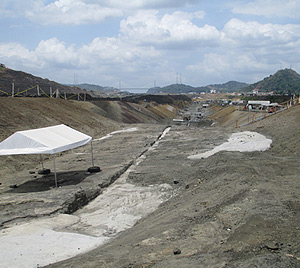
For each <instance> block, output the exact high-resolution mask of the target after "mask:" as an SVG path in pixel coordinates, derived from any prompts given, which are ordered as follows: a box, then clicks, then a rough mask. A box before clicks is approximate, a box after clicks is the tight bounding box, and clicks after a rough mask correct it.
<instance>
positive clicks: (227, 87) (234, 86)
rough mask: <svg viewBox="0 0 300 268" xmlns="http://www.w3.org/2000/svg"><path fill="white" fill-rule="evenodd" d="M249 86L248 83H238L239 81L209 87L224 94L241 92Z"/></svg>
mask: <svg viewBox="0 0 300 268" xmlns="http://www.w3.org/2000/svg"><path fill="white" fill-rule="evenodd" d="M246 86H248V84H246V83H242V82H237V81H229V82H227V83H224V84H215V85H209V86H208V87H211V88H212V89H215V90H218V91H221V92H222V91H223V92H234V91H240V90H241V89H242V88H244V87H246Z"/></svg>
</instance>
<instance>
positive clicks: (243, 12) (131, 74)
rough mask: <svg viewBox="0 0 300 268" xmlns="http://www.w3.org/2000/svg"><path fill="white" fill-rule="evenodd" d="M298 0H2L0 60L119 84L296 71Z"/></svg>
mask: <svg viewBox="0 0 300 268" xmlns="http://www.w3.org/2000/svg"><path fill="white" fill-rule="evenodd" d="M299 14H300V0H286V1H282V0H252V1H246V0H240V1H237V0H232V1H231V0H229V1H221V0H151V1H150V0H131V1H124V0H57V1H50V0H47V1H46V0H26V1H24V0H1V2H0V15H1V16H0V22H1V27H0V36H1V37H0V62H1V63H4V64H5V65H6V66H7V67H9V68H12V69H15V70H22V71H25V72H29V73H31V74H33V75H36V76H41V77H43V78H48V79H50V80H54V81H57V82H59V83H68V84H72V83H74V81H75V82H77V83H92V84H98V85H102V86H113V87H116V88H119V86H120V85H121V88H131V87H146V88H150V87H152V86H153V85H154V84H155V85H157V86H166V85H169V84H173V83H176V82H182V83H184V84H188V85H192V86H204V85H208V84H214V83H224V82H227V81H229V80H236V81H240V82H247V83H254V82H257V81H258V80H261V79H263V78H264V77H266V76H269V75H270V74H273V73H275V72H276V71H277V70H279V69H280V68H290V67H292V69H294V70H295V71H297V72H298V73H300V49H299V48H300V15H299Z"/></svg>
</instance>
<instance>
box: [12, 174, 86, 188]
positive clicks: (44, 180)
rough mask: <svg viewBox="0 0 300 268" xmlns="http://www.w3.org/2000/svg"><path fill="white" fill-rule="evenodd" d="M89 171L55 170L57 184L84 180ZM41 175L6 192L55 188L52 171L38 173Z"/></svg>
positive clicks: (63, 184)
mask: <svg viewBox="0 0 300 268" xmlns="http://www.w3.org/2000/svg"><path fill="white" fill-rule="evenodd" d="M90 175H91V173H89V172H87V171H86V170H77V171H69V172H57V182H58V186H62V187H63V186H68V185H76V184H78V183H80V182H82V181H84V180H85V179H86V178H87V177H88V176H90ZM39 176H41V177H38V178H35V179H32V180H30V181H27V182H25V183H23V184H21V185H17V186H15V187H13V188H12V189H11V190H9V191H7V193H31V192H44V191H48V190H50V189H52V188H55V177H54V173H53V172H52V173H50V174H47V175H39Z"/></svg>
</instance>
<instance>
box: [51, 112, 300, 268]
mask: <svg viewBox="0 0 300 268" xmlns="http://www.w3.org/2000/svg"><path fill="white" fill-rule="evenodd" d="M299 122H300V107H299V106H298V107H295V108H293V109H291V110H289V111H285V112H282V113H280V114H277V115H274V116H272V117H269V118H268V119H266V120H263V121H260V122H259V123H256V124H253V125H250V126H248V127H245V128H241V129H233V128H230V129H227V130H226V129H224V128H222V129H221V128H206V129H199V128H198V129H197V128H186V127H172V129H171V131H170V132H169V133H168V135H167V136H166V137H165V138H164V140H163V141H162V142H161V143H160V146H159V147H158V148H157V149H156V150H155V153H149V154H147V159H146V160H145V161H144V162H143V163H141V164H140V165H139V166H138V168H137V169H136V170H135V171H134V172H132V173H131V174H130V176H129V178H130V179H129V180H130V182H133V183H136V184H142V185H150V184H153V183H162V182H165V183H170V184H171V185H173V187H174V188H175V189H176V188H177V190H178V195H177V196H176V197H173V198H171V199H170V200H169V201H167V202H165V203H164V204H162V205H161V206H160V207H159V209H158V210H157V211H155V212H153V213H152V214H150V215H149V216H147V217H146V218H144V219H142V220H140V221H139V222H138V223H137V224H136V225H135V226H134V227H133V228H132V229H129V230H127V231H124V232H123V233H121V234H120V235H119V236H118V237H117V238H116V239H114V240H112V241H111V242H109V243H107V244H105V245H104V246H102V247H100V248H97V249H95V250H93V251H91V252H89V253H86V254H83V255H79V256H77V257H75V258H72V259H70V260H66V261H64V262H61V263H58V264H55V265H51V267H82V264H84V266H85V267H127V268H129V267H155V268H158V267H160V268H166V267H240V268H242V267H300V246H299V240H298V238H299V235H300V228H299V219H300V218H299V217H300V186H299V172H300V167H299V156H300V153H299V152H300V150H299V149H300V146H299V139H298V137H299V132H300V125H299ZM245 130H251V131H257V132H259V133H262V134H265V135H266V136H267V137H268V138H271V139H272V140H273V143H272V147H271V149H269V150H267V151H264V152H251V153H250V152H249V153H240V152H219V153H217V154H215V155H213V156H211V157H209V158H206V159H199V160H189V159H187V156H189V155H191V154H193V153H198V152H201V151H205V150H208V149H211V148H213V147H215V146H216V145H218V144H221V143H222V142H224V141H226V139H227V138H228V137H229V135H230V133H232V131H245ZM174 179H176V181H179V183H178V184H173V181H174Z"/></svg>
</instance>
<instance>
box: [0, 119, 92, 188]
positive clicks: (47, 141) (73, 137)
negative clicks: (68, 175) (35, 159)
mask: <svg viewBox="0 0 300 268" xmlns="http://www.w3.org/2000/svg"><path fill="white" fill-rule="evenodd" d="M89 142H91V150H92V164H93V166H94V157H93V145H92V137H90V136H88V135H86V134H84V133H81V132H79V131H77V130H75V129H72V128H70V127H68V126H66V125H57V126H52V127H45V128H38V129H31V130H25V131H18V132H16V133H14V134H13V135H11V136H9V137H8V138H7V139H5V140H4V141H2V142H1V143H0V155H18V154H40V155H42V154H52V156H53V166H54V174H55V185H56V187H57V176H56V169H55V155H54V154H55V153H59V152H63V151H66V150H70V149H74V148H77V147H79V146H83V145H85V144H87V143H89Z"/></svg>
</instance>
